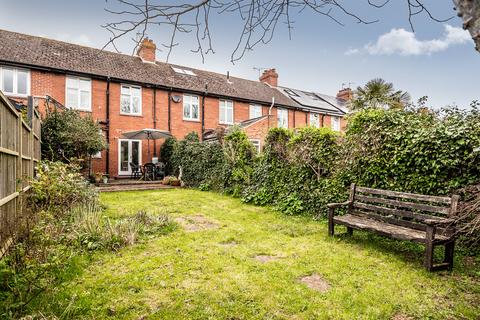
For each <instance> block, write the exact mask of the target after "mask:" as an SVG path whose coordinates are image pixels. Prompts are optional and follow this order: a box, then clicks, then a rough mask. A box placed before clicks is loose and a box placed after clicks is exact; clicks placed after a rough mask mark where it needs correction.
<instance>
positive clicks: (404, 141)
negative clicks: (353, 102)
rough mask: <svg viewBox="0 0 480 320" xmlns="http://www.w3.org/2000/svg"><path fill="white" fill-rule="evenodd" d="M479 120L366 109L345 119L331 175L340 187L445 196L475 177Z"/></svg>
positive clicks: (473, 115)
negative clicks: (357, 186) (350, 184)
mask: <svg viewBox="0 0 480 320" xmlns="http://www.w3.org/2000/svg"><path fill="white" fill-rule="evenodd" d="M479 121H480V117H479V113H478V111H477V109H476V108H473V110H472V111H471V112H465V111H459V110H457V109H446V110H443V111H442V112H425V111H423V110H422V111H417V110H408V111H404V110H383V109H368V110H364V111H361V112H358V113H355V114H354V115H353V116H352V117H350V118H349V124H348V127H347V132H346V139H345V143H343V145H342V152H341V156H340V158H339V159H340V161H339V162H338V166H337V172H336V176H337V177H338V178H340V179H342V180H343V181H344V183H345V184H349V183H350V182H356V183H358V184H360V185H365V186H369V187H373V188H382V189H390V190H397V191H406V192H416V193H422V194H432V195H444V194H448V193H451V192H452V191H453V190H455V189H457V188H459V187H462V186H466V185H469V184H471V183H474V182H475V181H476V180H477V179H478V176H479V174H480V165H479V164H480V152H479V151H478V149H477V148H478V147H479V146H480V126H479V125H478V123H479Z"/></svg>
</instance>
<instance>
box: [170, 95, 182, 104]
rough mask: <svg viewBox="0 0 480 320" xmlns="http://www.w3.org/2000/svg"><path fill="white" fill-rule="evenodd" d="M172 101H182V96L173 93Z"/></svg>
mask: <svg viewBox="0 0 480 320" xmlns="http://www.w3.org/2000/svg"><path fill="white" fill-rule="evenodd" d="M172 101H173V102H175V103H179V102H180V101H182V96H178V95H173V96H172Z"/></svg>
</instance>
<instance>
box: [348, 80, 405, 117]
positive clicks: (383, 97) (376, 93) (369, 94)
mask: <svg viewBox="0 0 480 320" xmlns="http://www.w3.org/2000/svg"><path fill="white" fill-rule="evenodd" d="M408 103H410V94H409V93H408V92H405V91H401V90H397V91H396V90H395V89H394V88H393V84H392V83H390V82H387V81H385V80H383V79H381V78H377V79H372V80H370V81H368V82H367V84H365V86H363V87H358V88H357V90H356V91H355V96H354V99H353V102H352V106H353V109H354V110H355V109H356V110H358V109H365V108H404V107H405V106H406V105H407V104H408Z"/></svg>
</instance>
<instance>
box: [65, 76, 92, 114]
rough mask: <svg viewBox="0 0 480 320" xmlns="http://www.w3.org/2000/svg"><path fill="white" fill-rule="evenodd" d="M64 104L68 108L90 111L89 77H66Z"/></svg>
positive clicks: (90, 87)
mask: <svg viewBox="0 0 480 320" xmlns="http://www.w3.org/2000/svg"><path fill="white" fill-rule="evenodd" d="M66 91H67V97H66V99H65V101H66V103H65V106H66V107H67V108H70V109H78V110H82V111H92V83H91V80H90V79H86V78H78V77H70V76H68V77H67V90H66Z"/></svg>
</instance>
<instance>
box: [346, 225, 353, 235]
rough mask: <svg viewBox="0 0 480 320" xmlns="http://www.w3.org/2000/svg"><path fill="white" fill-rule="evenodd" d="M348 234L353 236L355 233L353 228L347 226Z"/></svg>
mask: <svg viewBox="0 0 480 320" xmlns="http://www.w3.org/2000/svg"><path fill="white" fill-rule="evenodd" d="M347 234H348V235H349V236H351V235H352V234H353V228H350V227H347Z"/></svg>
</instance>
